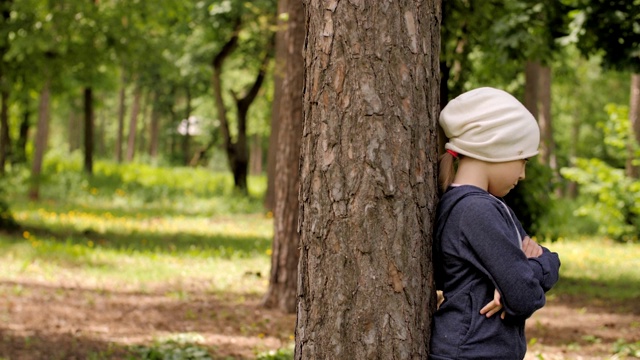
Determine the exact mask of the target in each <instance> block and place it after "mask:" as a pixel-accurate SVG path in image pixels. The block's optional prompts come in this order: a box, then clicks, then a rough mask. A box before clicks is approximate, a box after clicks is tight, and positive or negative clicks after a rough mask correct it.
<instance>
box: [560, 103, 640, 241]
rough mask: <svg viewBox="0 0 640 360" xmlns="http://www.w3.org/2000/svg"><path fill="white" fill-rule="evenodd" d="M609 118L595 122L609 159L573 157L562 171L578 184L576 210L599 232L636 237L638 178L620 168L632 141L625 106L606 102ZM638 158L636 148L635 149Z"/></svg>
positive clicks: (639, 206)
mask: <svg viewBox="0 0 640 360" xmlns="http://www.w3.org/2000/svg"><path fill="white" fill-rule="evenodd" d="M606 110H607V112H608V114H609V121H607V122H603V123H599V124H598V126H599V127H600V128H601V129H602V130H603V132H604V135H605V138H604V139H605V140H604V141H605V146H606V149H607V153H608V154H610V159H606V161H605V160H602V159H595V158H594V159H576V162H575V166H574V167H571V168H563V169H561V174H562V175H563V176H564V177H565V178H567V179H569V180H571V181H575V182H576V183H578V184H579V185H580V196H581V197H582V198H583V201H584V204H583V205H582V206H580V207H579V208H578V209H577V210H576V211H575V214H576V215H579V216H584V217H590V218H592V219H593V220H594V221H595V222H596V223H597V224H598V233H600V234H601V235H605V236H610V237H612V238H613V239H616V240H620V241H630V240H631V241H637V240H638V228H639V226H640V181H638V180H637V179H632V178H630V177H628V176H626V175H625V170H624V169H623V168H622V167H623V166H624V164H625V163H626V158H627V156H628V151H627V146H628V145H630V144H632V145H634V146H635V142H634V141H632V139H633V136H632V135H631V128H630V124H629V116H628V108H627V107H625V106H616V105H607V107H606ZM635 155H636V156H634V158H637V157H638V156H637V155H638V151H637V149H636V154H635Z"/></svg>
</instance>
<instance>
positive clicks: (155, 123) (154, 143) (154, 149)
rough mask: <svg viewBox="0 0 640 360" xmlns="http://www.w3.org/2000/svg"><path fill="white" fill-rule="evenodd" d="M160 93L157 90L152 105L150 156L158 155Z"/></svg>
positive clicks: (153, 157)
mask: <svg viewBox="0 0 640 360" xmlns="http://www.w3.org/2000/svg"><path fill="white" fill-rule="evenodd" d="M160 106H161V105H160V93H159V91H156V92H155V94H154V96H153V104H152V105H151V121H150V125H149V156H150V157H151V158H152V159H155V158H156V157H158V141H159V137H160Z"/></svg>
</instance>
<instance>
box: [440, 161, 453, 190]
mask: <svg viewBox="0 0 640 360" xmlns="http://www.w3.org/2000/svg"><path fill="white" fill-rule="evenodd" d="M454 161H455V158H454V157H453V155H452V154H450V153H448V152H445V153H444V154H442V155H440V169H439V170H438V171H439V173H438V183H439V185H440V191H441V192H442V193H444V192H445V191H447V188H448V187H449V186H450V185H451V184H453V178H454V177H455V176H456V169H455V166H454V165H455V164H454Z"/></svg>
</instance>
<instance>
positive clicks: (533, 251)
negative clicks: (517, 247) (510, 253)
mask: <svg viewBox="0 0 640 360" xmlns="http://www.w3.org/2000/svg"><path fill="white" fill-rule="evenodd" d="M522 251H524V254H525V255H526V256H527V257H528V258H534V257H538V256H540V255H542V248H541V247H540V245H538V243H536V242H535V241H533V240H531V238H530V237H528V236H527V237H525V238H524V239H523V240H522Z"/></svg>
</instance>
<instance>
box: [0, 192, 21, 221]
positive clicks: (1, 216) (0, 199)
mask: <svg viewBox="0 0 640 360" xmlns="http://www.w3.org/2000/svg"><path fill="white" fill-rule="evenodd" d="M17 227H18V223H17V222H16V220H15V219H14V218H13V214H12V213H11V210H10V209H9V205H8V204H7V203H6V201H5V200H4V196H3V191H2V188H0V230H13V229H16V228H17Z"/></svg>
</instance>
